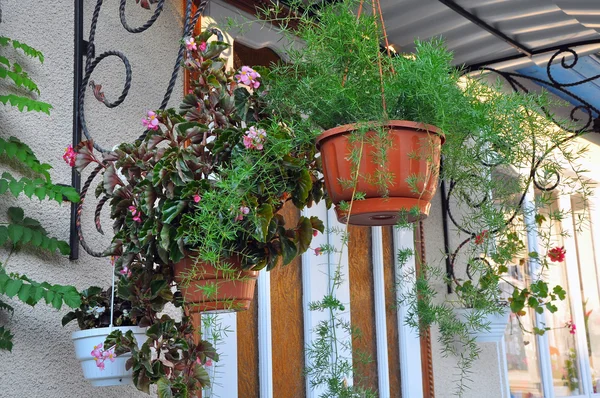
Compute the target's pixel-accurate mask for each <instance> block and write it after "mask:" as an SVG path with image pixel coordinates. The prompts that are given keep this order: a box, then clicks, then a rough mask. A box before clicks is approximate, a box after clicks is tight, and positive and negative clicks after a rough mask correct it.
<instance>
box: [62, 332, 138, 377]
mask: <svg viewBox="0 0 600 398" xmlns="http://www.w3.org/2000/svg"><path fill="white" fill-rule="evenodd" d="M117 329H118V330H120V331H121V332H123V334H125V333H126V332H127V331H128V330H132V331H133V335H134V336H135V338H136V340H137V342H138V346H140V347H141V345H142V343H143V342H145V341H146V328H140V327H137V326H121V327H106V328H97V329H88V330H79V331H76V332H73V334H72V335H71V339H72V340H73V343H74V344H75V357H76V358H77V360H79V362H80V363H81V369H82V370H83V376H84V377H85V378H86V379H87V380H89V381H90V383H91V384H92V385H93V386H94V387H106V386H120V385H128V384H133V379H132V372H131V369H130V370H125V363H126V362H127V360H128V359H129V358H130V357H131V354H129V353H127V354H123V355H119V356H118V357H117V356H116V355H114V352H112V351H111V350H107V351H104V350H102V349H101V348H98V349H97V348H96V347H103V346H104V341H105V340H106V337H107V336H108V335H109V334H110V333H111V332H112V331H113V330H117ZM96 350H98V351H96ZM105 352H106V354H104V356H105V358H103V359H101V360H102V361H103V362H102V364H101V365H100V366H99V364H98V359H97V357H98V356H102V355H103V353H105Z"/></svg>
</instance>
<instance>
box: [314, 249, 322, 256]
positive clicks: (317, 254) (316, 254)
mask: <svg viewBox="0 0 600 398" xmlns="http://www.w3.org/2000/svg"><path fill="white" fill-rule="evenodd" d="M321 254H323V248H322V247H317V248H316V249H315V256H320V255H321Z"/></svg>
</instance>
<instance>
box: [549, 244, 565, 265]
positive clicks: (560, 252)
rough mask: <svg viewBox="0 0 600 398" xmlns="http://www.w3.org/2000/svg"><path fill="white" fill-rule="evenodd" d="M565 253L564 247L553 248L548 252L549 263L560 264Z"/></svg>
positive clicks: (563, 259)
mask: <svg viewBox="0 0 600 398" xmlns="http://www.w3.org/2000/svg"><path fill="white" fill-rule="evenodd" d="M566 253H567V251H566V250H565V247H564V246H563V247H558V246H557V247H555V248H552V249H550V250H548V257H549V258H550V261H552V262H555V263H562V262H563V261H565V254H566Z"/></svg>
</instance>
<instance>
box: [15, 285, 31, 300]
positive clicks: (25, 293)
mask: <svg viewBox="0 0 600 398" xmlns="http://www.w3.org/2000/svg"><path fill="white" fill-rule="evenodd" d="M30 291H31V285H29V284H24V285H23V286H21V289H19V294H18V297H19V300H21V301H22V302H24V303H27V302H28V301H29V293H30Z"/></svg>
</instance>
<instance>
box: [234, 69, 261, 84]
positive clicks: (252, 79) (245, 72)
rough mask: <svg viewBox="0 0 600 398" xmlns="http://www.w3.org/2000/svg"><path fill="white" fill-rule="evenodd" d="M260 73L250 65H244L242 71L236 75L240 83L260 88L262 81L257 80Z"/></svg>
mask: <svg viewBox="0 0 600 398" xmlns="http://www.w3.org/2000/svg"><path fill="white" fill-rule="evenodd" d="M259 77H260V74H259V73H258V72H257V71H255V70H254V69H252V68H251V67H249V66H242V69H241V70H240V73H239V74H237V75H235V78H236V79H237V82H238V84H245V85H246V86H249V87H252V88H259V87H260V82H259V81H258V80H257V79H258V78H259Z"/></svg>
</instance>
